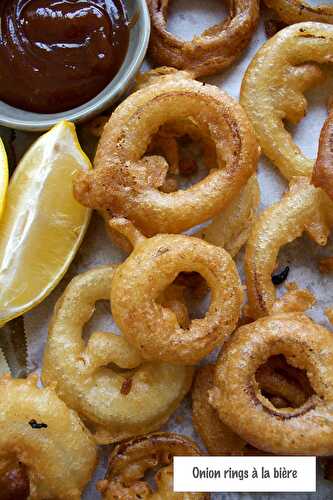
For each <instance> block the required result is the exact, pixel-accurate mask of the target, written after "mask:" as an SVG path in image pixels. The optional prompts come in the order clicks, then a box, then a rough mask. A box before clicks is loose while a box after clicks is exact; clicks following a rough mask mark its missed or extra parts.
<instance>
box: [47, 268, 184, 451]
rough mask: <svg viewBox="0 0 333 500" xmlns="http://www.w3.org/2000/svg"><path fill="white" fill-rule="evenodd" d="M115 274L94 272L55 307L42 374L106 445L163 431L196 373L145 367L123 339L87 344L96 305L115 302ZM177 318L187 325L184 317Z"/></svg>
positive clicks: (105, 336)
mask: <svg viewBox="0 0 333 500" xmlns="http://www.w3.org/2000/svg"><path fill="white" fill-rule="evenodd" d="M114 272H115V268H114V267H113V266H110V267H101V268H97V269H93V270H91V271H88V272H86V273H83V274H81V275H79V276H77V277H76V278H74V279H73V280H72V281H71V283H70V284H69V285H68V287H67V288H66V290H65V292H64V294H63V296H62V297H61V298H60V300H59V301H58V303H57V305H56V307H55V311H54V314H53V318H52V321H51V324H50V328H49V336H48V341H47V346H46V351H45V355H44V362H43V372H42V378H43V381H44V383H47V384H50V383H56V390H57V392H58V394H59V396H60V397H61V398H62V399H63V400H64V401H66V403H67V404H68V405H69V406H70V407H72V408H74V409H75V410H76V411H77V412H78V413H79V414H80V415H81V416H82V418H83V419H84V421H85V422H87V425H88V426H89V427H90V428H91V429H92V431H93V433H94V437H95V439H96V441H97V442H98V443H100V444H106V443H112V442H115V441H119V440H121V439H126V438H128V437H131V436H135V435H138V434H142V433H143V432H149V431H150V430H155V429H158V428H159V427H160V426H161V425H162V424H163V423H165V422H166V421H167V420H168V418H169V416H170V415H171V414H172V413H173V411H174V410H175V409H176V408H177V406H178V404H179V403H180V401H181V400H182V399H183V397H184V396H185V394H186V393H187V392H188V390H189V389H190V386H191V382H192V369H191V368H188V367H186V366H174V365H168V364H166V363H159V364H156V363H147V362H143V360H142V357H141V356H140V354H139V353H138V351H137V350H136V349H135V348H134V347H133V346H131V345H130V344H128V343H127V341H126V340H125V338H124V337H123V336H118V335H115V334H112V333H106V332H94V333H93V334H92V335H91V336H90V338H89V340H88V342H87V344H85V342H84V340H83V338H82V331H83V327H84V325H85V323H86V322H87V321H88V320H89V319H90V317H91V316H92V315H93V313H94V309H95V303H96V302H97V301H98V300H109V298H110V289H111V281H112V279H113V275H114ZM162 299H163V298H162ZM173 300H175V297H173ZM169 305H170V304H169ZM161 307H162V306H161ZM176 314H178V318H179V319H180V320H182V318H183V314H184V313H183V312H182V314H181V316H179V312H178V311H176ZM176 317H177V316H176ZM184 321H185V320H184ZM138 408H140V411H138Z"/></svg>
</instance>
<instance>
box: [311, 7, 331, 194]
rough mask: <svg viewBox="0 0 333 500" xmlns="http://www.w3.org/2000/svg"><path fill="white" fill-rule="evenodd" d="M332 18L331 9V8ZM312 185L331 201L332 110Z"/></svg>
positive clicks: (323, 133) (320, 147) (321, 140)
mask: <svg viewBox="0 0 333 500" xmlns="http://www.w3.org/2000/svg"><path fill="white" fill-rule="evenodd" d="M332 18H333V7H332ZM312 183H313V184H314V186H316V187H321V188H322V189H323V190H324V191H326V193H327V194H328V196H329V197H330V198H331V199H332V200H333V109H330V110H329V115H328V118H327V120H326V121H325V123H324V126H323V128H322V130H321V133H320V139H319V149H318V156H317V161H316V163H315V166H314V169H313V174H312Z"/></svg>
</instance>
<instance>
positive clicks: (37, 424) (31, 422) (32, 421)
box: [29, 418, 47, 429]
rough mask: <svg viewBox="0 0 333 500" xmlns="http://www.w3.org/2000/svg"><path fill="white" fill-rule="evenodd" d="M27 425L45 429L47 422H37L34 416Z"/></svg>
mask: <svg viewBox="0 0 333 500" xmlns="http://www.w3.org/2000/svg"><path fill="white" fill-rule="evenodd" d="M29 425H30V427H32V429H47V424H44V423H43V422H41V423H38V422H36V420H35V419H34V418H33V419H32V420H30V422H29Z"/></svg>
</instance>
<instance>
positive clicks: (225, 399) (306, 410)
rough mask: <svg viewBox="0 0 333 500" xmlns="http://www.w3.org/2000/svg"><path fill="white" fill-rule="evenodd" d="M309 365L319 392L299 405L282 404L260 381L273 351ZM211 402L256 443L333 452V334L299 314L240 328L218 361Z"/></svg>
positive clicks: (279, 450) (275, 449) (284, 450)
mask: <svg viewBox="0 0 333 500" xmlns="http://www.w3.org/2000/svg"><path fill="white" fill-rule="evenodd" d="M278 354H283V355H284V356H285V358H286V360H287V362H288V364H290V365H291V366H294V367H296V368H301V369H305V370H306V372H307V375H308V377H309V381H310V384H311V386H312V387H313V389H314V391H315V394H313V395H312V396H310V397H309V398H308V399H307V401H306V402H305V403H304V404H303V405H302V406H300V407H299V408H281V409H278V408H276V407H275V406H273V404H272V403H271V402H270V401H269V400H268V399H267V398H266V397H264V396H263V394H261V392H260V391H259V388H258V384H257V382H256V380H255V373H256V371H257V370H258V368H259V367H260V366H261V365H262V364H263V363H265V362H266V361H267V359H268V358H269V357H270V356H274V355H278ZM214 385H215V387H214V389H213V390H212V391H211V394H210V402H211V404H213V406H214V407H215V408H216V409H217V411H218V413H219V415H220V418H221V419H222V420H223V421H224V423H225V424H226V425H228V426H230V427H231V429H232V430H233V431H234V432H236V434H238V435H239V436H241V437H242V438H243V439H244V440H246V441H247V442H249V443H250V444H252V445H253V446H255V447H257V448H260V449H263V450H264V451H266V452H270V453H275V454H281V455H284V454H287V455H289V454H290V455H317V456H320V455H332V454H333V339H332V334H331V333H330V332H329V331H328V330H326V329H325V328H324V327H322V326H320V325H318V324H316V323H314V322H313V321H311V320H310V319H309V318H308V317H307V316H305V315H303V314H298V313H290V314H280V315H278V314H277V315H273V316H270V317H266V318H261V319H259V320H257V321H255V322H254V323H251V324H248V325H246V326H243V327H241V328H239V329H238V330H237V331H236V332H235V333H234V335H233V336H232V338H231V339H230V341H229V343H228V344H227V345H226V346H225V348H224V349H223V352H222V353H221V356H220V358H219V360H218V362H217V365H216V371H215V379H214Z"/></svg>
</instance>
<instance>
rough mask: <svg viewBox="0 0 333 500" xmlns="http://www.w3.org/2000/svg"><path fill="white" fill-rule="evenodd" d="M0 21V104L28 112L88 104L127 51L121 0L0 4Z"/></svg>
mask: <svg viewBox="0 0 333 500" xmlns="http://www.w3.org/2000/svg"><path fill="white" fill-rule="evenodd" d="M0 23H1V26H0V28H1V31H0V100H2V101H4V102H6V103H7V104H10V105H12V106H15V107H16V108H21V109H24V110H27V111H34V112H38V113H57V112H61V111H67V110H69V109H72V108H75V107H76V106H79V105H81V104H84V103H86V102H87V101H89V100H90V99H92V98H93V97H95V96H96V95H97V94H98V93H99V92H101V91H102V90H103V89H104V88H105V87H106V86H107V85H108V84H109V83H110V81H111V80H112V79H113V78H114V76H115V75H116V74H117V72H118V71H119V69H120V67H121V65H122V63H123V61H124V59H125V56H126V53H127V49H128V43H129V28H128V21H127V17H126V12H125V9H124V7H123V4H122V0H1V2H0Z"/></svg>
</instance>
